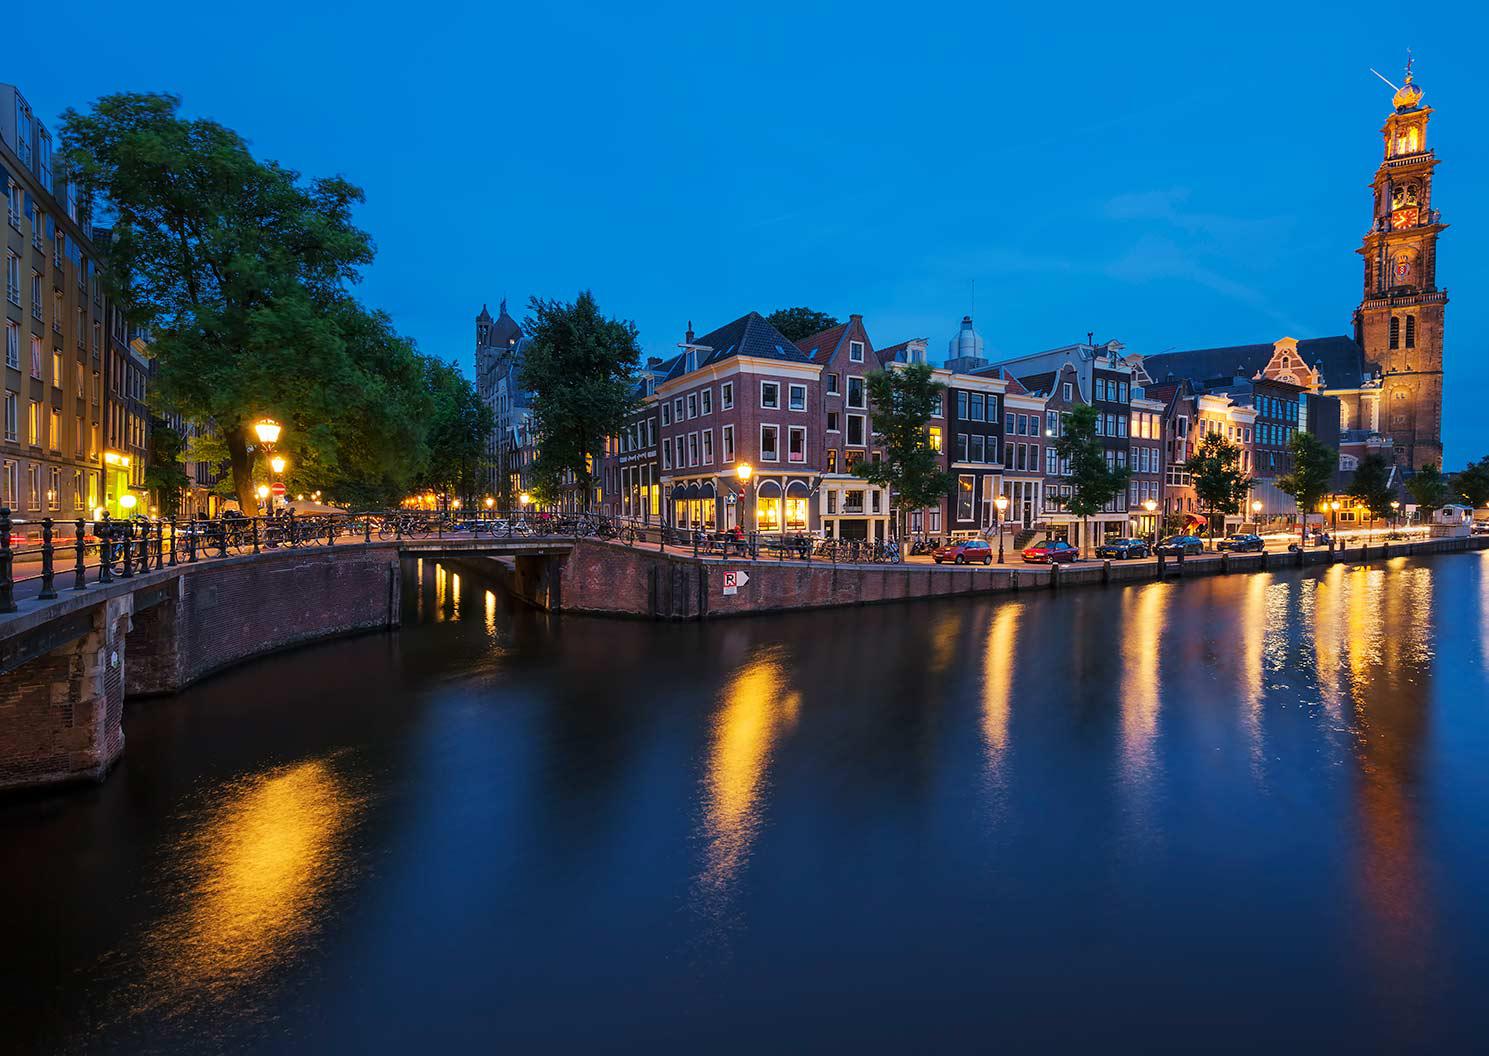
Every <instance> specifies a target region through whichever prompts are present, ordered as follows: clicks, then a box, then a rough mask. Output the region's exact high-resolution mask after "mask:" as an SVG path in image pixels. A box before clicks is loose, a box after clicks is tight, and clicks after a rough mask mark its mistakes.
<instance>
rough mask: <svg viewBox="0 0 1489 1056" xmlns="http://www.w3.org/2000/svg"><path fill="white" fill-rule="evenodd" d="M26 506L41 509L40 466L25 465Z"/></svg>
mask: <svg viewBox="0 0 1489 1056" xmlns="http://www.w3.org/2000/svg"><path fill="white" fill-rule="evenodd" d="M26 507H27V508H28V509H32V510H39V509H41V467H40V466H27V467H26Z"/></svg>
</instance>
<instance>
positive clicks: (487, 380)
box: [476, 298, 535, 510]
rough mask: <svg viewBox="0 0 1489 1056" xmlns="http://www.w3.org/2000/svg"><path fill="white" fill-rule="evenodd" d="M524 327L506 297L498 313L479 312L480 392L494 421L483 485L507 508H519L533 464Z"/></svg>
mask: <svg viewBox="0 0 1489 1056" xmlns="http://www.w3.org/2000/svg"><path fill="white" fill-rule="evenodd" d="M526 345H527V338H526V337H524V336H523V333H522V327H521V326H519V325H518V323H517V320H515V319H513V318H512V316H511V315H509V314H508V312H507V302H506V299H505V298H503V299H502V302H501V306H500V308H499V309H498V311H497V314H496V317H495V318H492V315H491V313H490V312H489V311H487V309H486V306H485V305H484V304H483V305H481V312H480V314H479V315H477V316H476V394H477V396H478V398H479V399H480V400H481V402H482V403H484V404H486V405H487V406H488V407H490V408H491V417H492V421H493V425H492V428H491V435H490V436H489V437H488V438H487V441H486V466H485V472H484V479H483V481H482V485H483V487H484V489H485V490H486V491H487V492H488V493H489V494H490V495H492V496H493V497H494V498H495V499H496V504H497V505H498V506H499V507H500V508H502V509H504V510H509V509H515V508H516V506H517V500H518V497H519V496H520V495H521V493H522V492H524V491H525V490H527V488H528V486H529V483H530V482H529V480H528V467H529V466H530V465H531V464H532V460H533V455H534V453H535V449H534V447H533V435H532V434H533V430H532V409H531V404H530V400H529V393H528V390H527V387H526V386H525V385H523V384H522V351H523V349H524V348H525V347H526Z"/></svg>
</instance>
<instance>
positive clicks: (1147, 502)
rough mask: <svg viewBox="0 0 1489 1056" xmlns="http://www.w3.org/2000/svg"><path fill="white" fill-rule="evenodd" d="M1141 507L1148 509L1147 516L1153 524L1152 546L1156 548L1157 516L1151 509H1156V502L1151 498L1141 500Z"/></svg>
mask: <svg viewBox="0 0 1489 1056" xmlns="http://www.w3.org/2000/svg"><path fill="white" fill-rule="evenodd" d="M1143 509H1145V510H1147V511H1148V517H1149V519H1150V520H1151V522H1152V526H1153V548H1154V549H1155V550H1156V549H1158V518H1157V517H1154V516H1153V511H1154V510H1156V509H1158V503H1157V502H1156V501H1154V500H1153V499H1144V500H1143Z"/></svg>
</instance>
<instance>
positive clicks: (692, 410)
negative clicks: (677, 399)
mask: <svg viewBox="0 0 1489 1056" xmlns="http://www.w3.org/2000/svg"><path fill="white" fill-rule="evenodd" d="M696 417H698V394H697V393H696V392H690V393H688V418H689V420H691V419H693V418H696Z"/></svg>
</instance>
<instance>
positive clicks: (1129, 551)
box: [1096, 539, 1152, 561]
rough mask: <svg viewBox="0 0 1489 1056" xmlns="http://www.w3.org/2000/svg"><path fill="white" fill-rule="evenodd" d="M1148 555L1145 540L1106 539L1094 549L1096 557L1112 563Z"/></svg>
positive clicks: (1148, 551) (1148, 550)
mask: <svg viewBox="0 0 1489 1056" xmlns="http://www.w3.org/2000/svg"><path fill="white" fill-rule="evenodd" d="M1150 553H1152V551H1151V550H1150V549H1149V548H1148V541H1147V540H1146V539H1108V540H1107V541H1106V542H1104V543H1102V544H1101V545H1100V546H1098V547H1097V548H1096V556H1097V557H1109V558H1111V559H1112V560H1113V561H1126V560H1127V559H1128V558H1135V557H1147V556H1148V555H1149V554H1150Z"/></svg>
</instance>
